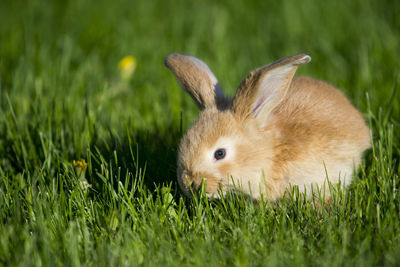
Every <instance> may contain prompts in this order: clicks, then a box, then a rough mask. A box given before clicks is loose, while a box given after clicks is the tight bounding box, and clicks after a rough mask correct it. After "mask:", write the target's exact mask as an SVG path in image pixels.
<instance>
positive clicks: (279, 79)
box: [232, 54, 311, 124]
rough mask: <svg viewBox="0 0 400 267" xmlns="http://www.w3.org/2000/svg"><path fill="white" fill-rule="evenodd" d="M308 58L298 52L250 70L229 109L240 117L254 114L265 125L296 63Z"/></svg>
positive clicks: (308, 59) (281, 95)
mask: <svg viewBox="0 0 400 267" xmlns="http://www.w3.org/2000/svg"><path fill="white" fill-rule="evenodd" d="M310 61H311V57H310V56H308V55H306V54H299V55H295V56H291V57H287V58H283V59H280V60H278V61H275V62H273V63H271V64H269V65H266V66H264V67H262V68H259V69H257V70H255V71H253V72H251V73H250V74H249V75H248V76H247V77H246V79H244V80H243V81H242V83H241V84H240V85H239V87H238V89H237V91H236V95H235V98H234V99H233V105H232V110H233V112H234V114H235V115H237V116H239V118H242V119H245V118H247V117H249V116H253V117H254V118H256V119H257V120H260V121H261V123H262V124H264V123H265V122H266V120H267V118H268V115H269V114H270V112H271V111H272V110H273V109H274V108H275V107H276V106H277V105H278V104H279V103H280V102H281V101H282V100H283V99H284V97H285V95H286V92H287V91H288V89H289V87H290V84H291V82H292V79H293V76H294V73H295V72H296V69H297V67H298V66H299V65H302V64H305V63H308V62H310Z"/></svg>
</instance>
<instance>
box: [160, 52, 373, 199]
mask: <svg viewBox="0 0 400 267" xmlns="http://www.w3.org/2000/svg"><path fill="white" fill-rule="evenodd" d="M310 60H311V57H310V56H308V55H305V54H299V55H295V56H291V57H287V58H283V59H280V60H278V61H276V62H274V63H272V64H269V65H266V66H264V67H262V68H259V69H257V70H255V71H253V72H251V73H250V74H249V75H248V76H247V78H246V79H245V80H244V81H243V82H242V83H241V84H240V85H239V87H238V89H237V91H236V94H235V96H234V98H233V99H231V98H226V97H224V95H223V93H222V90H221V88H220V86H219V84H218V81H217V79H216V78H215V76H214V74H213V73H212V72H211V70H210V69H209V68H208V66H207V65H206V64H205V63H204V62H203V61H201V60H199V59H197V58H195V57H192V56H187V55H181V54H177V53H173V54H170V55H168V56H167V57H166V59H165V65H166V66H167V67H168V68H169V69H170V70H171V71H172V72H173V73H174V74H175V76H176V78H177V79H178V81H179V83H180V85H181V86H182V87H183V88H184V89H185V90H186V91H187V92H188V93H189V94H190V95H191V97H192V98H193V100H194V101H195V102H196V104H197V105H198V106H199V108H200V110H201V112H200V114H199V117H198V118H197V120H196V121H195V122H194V123H193V125H192V127H191V128H190V129H189V130H188V132H187V133H186V135H185V136H184V137H183V138H182V140H181V143H180V146H179V155H178V182H179V185H180V187H181V189H182V190H183V191H184V192H185V194H186V195H188V196H191V195H192V193H191V191H192V190H193V191H196V190H198V189H199V188H200V186H201V184H202V181H203V180H205V182H206V193H207V196H209V197H220V195H221V194H219V193H218V192H222V194H224V193H226V192H227V191H229V190H232V189H233V188H240V189H241V190H242V191H243V193H244V194H246V195H248V196H251V197H253V198H255V199H260V198H261V197H263V198H264V199H269V200H272V201H273V200H275V199H277V198H281V197H282V196H283V195H284V192H285V190H286V189H287V188H288V187H289V186H290V185H297V186H298V187H299V191H301V192H302V191H305V190H306V191H307V193H308V194H309V193H310V191H311V186H313V187H314V188H315V186H318V187H319V188H320V189H321V188H324V189H326V187H325V185H326V180H327V179H328V180H329V181H330V182H331V183H332V184H337V183H339V180H340V181H341V183H342V184H349V183H350V182H351V179H352V174H353V170H354V169H355V168H356V167H357V166H358V165H359V163H360V160H361V156H362V153H363V151H364V150H366V149H368V148H369V147H370V135H369V129H368V127H367V126H366V124H365V122H364V119H363V117H362V115H361V114H360V113H359V112H358V111H357V110H356V109H355V108H354V107H353V106H352V105H351V103H350V102H349V101H348V100H347V99H346V97H345V96H344V95H343V94H342V93H341V92H340V91H339V90H337V89H336V88H334V87H333V86H331V85H329V84H327V83H325V82H323V81H319V80H314V79H312V78H309V77H297V78H293V76H294V74H295V72H296V69H297V67H298V66H300V65H303V64H305V63H308V62H310ZM325 191H326V196H327V198H329V194H328V193H329V190H325Z"/></svg>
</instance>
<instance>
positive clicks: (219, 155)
mask: <svg viewBox="0 0 400 267" xmlns="http://www.w3.org/2000/svg"><path fill="white" fill-rule="evenodd" d="M225 155H226V151H225V149H223V148H220V149H217V150H216V151H215V153H214V158H215V159H216V160H220V159H223V158H225Z"/></svg>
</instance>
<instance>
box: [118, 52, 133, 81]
mask: <svg viewBox="0 0 400 267" xmlns="http://www.w3.org/2000/svg"><path fill="white" fill-rule="evenodd" d="M118 68H119V72H120V74H121V77H122V79H124V80H128V79H129V78H130V77H131V76H132V74H133V73H134V72H135V69H136V59H135V58H134V57H133V56H126V57H124V58H123V59H121V61H120V62H119V64H118Z"/></svg>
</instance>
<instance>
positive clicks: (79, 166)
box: [73, 159, 87, 172]
mask: <svg viewBox="0 0 400 267" xmlns="http://www.w3.org/2000/svg"><path fill="white" fill-rule="evenodd" d="M73 163H74V166H75V168H76V169H80V170H82V171H83V172H85V171H86V168H87V163H86V161H85V160H84V159H81V160H74V162H73Z"/></svg>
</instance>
